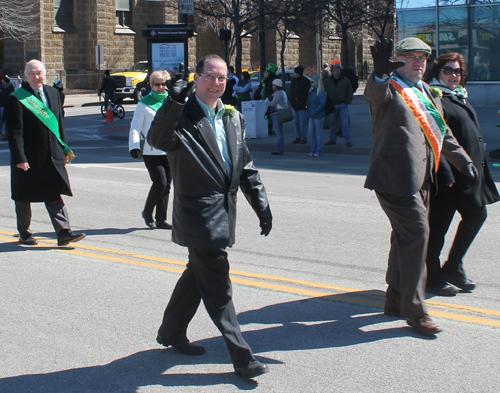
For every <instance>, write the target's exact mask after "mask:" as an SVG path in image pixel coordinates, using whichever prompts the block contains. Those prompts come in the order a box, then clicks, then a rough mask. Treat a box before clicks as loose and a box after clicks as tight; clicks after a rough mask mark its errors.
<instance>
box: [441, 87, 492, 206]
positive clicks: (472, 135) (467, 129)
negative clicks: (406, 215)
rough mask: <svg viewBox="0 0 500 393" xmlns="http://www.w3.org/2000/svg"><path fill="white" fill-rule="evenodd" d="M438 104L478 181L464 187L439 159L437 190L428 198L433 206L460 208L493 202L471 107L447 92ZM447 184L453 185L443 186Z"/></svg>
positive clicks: (455, 172) (463, 181)
mask: <svg viewBox="0 0 500 393" xmlns="http://www.w3.org/2000/svg"><path fill="white" fill-rule="evenodd" d="M442 103H443V110H444V119H445V120H446V123H447V124H448V126H449V127H450V129H451V131H452V132H453V135H454V136H455V138H456V139H457V141H458V143H460V146H462V147H463V148H464V150H465V151H466V152H467V154H468V155H469V156H470V158H471V159H472V161H473V162H474V166H475V167H476V168H477V170H478V172H479V183H478V184H476V185H475V186H473V187H471V188H467V186H466V179H465V177H464V176H463V175H462V174H461V173H460V172H459V171H458V170H457V169H456V168H454V167H451V166H450V165H449V164H448V162H447V161H446V160H443V161H442V162H441V165H440V166H439V170H438V173H437V174H438V185H439V188H438V189H439V192H438V194H437V196H435V197H434V198H433V199H432V203H433V206H436V205H437V206H439V205H441V206H443V207H452V208H455V209H462V208H473V207H479V206H484V205H488V204H491V203H494V202H497V201H498V200H500V196H499V194H498V190H497V188H496V186H495V182H494V181H493V178H492V177H491V173H490V170H489V168H488V164H487V162H486V158H485V153H484V147H483V137H482V135H481V132H480V130H479V122H478V120H477V115H476V112H475V110H474V108H473V107H472V105H471V104H469V103H468V102H466V103H464V102H462V101H461V100H460V99H458V98H457V97H456V96H455V95H451V94H445V95H444V96H443V99H442ZM449 184H454V185H453V186H452V187H447V185H449Z"/></svg>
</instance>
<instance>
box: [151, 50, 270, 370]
mask: <svg viewBox="0 0 500 393" xmlns="http://www.w3.org/2000/svg"><path fill="white" fill-rule="evenodd" d="M179 71H180V72H181V73H180V74H179V75H177V76H176V77H174V78H173V79H172V80H171V86H170V87H169V96H168V97H167V99H166V100H165V103H164V105H163V106H162V107H161V108H160V109H159V110H158V112H157V114H156V117H155V120H154V121H153V123H152V124H151V128H150V131H149V133H148V143H149V144H150V145H151V146H154V147H155V148H158V149H161V150H164V151H166V152H167V153H168V160H169V163H170V166H171V168H172V177H173V183H174V203H173V214H172V221H173V222H172V240H173V241H174V242H175V243H177V244H179V245H181V246H185V247H187V248H188V252H189V263H188V264H187V267H186V270H185V271H184V273H183V274H182V276H181V277H180V279H179V281H178V282H177V284H176V286H175V289H174V291H173V293H172V297H171V299H170V302H169V303H168V305H167V308H166V310H165V313H164V317H163V322H162V325H161V326H160V328H159V330H158V337H157V341H158V343H160V344H162V345H165V346H173V347H174V348H176V349H177V350H179V351H180V352H182V353H185V354H189V355H202V354H203V353H204V352H205V349H204V348H203V347H202V346H201V345H199V344H193V343H190V342H189V341H188V339H187V337H186V331H187V328H188V324H189V322H190V321H191V319H192V318H193V316H194V314H195V313H196V310H197V308H198V306H199V303H200V300H201V299H203V303H204V304H205V308H206V309H207V311H208V314H209V315H210V317H211V319H212V321H213V322H214V323H215V325H216V326H217V328H218V329H219V330H220V332H221V333H222V336H223V337H224V340H225V342H226V345H227V347H228V349H229V353H230V355H231V359H232V362H233V365H234V369H235V372H236V374H237V375H239V376H242V377H246V378H252V377H255V376H257V375H260V374H263V373H266V372H268V367H267V366H266V365H264V364H262V363H260V362H258V361H257V360H256V359H255V357H254V356H253V354H252V350H251V349H250V347H249V345H248V344H247V343H246V342H245V340H244V339H243V336H242V333H241V329H240V326H239V324H238V320H237V318H236V312H235V309H234V305H233V301H232V296H231V291H232V290H231V281H230V280H229V262H228V259H227V252H226V251H225V248H226V247H231V246H232V245H233V244H234V239H235V225H236V195H237V192H238V188H240V189H241V191H242V192H243V194H244V196H245V197H246V199H247V200H248V202H249V203H250V205H251V206H252V208H253V210H254V211H255V213H256V214H257V216H258V217H259V220H260V227H261V234H262V235H265V236H267V235H268V234H269V232H270V231H271V226H272V215H271V210H270V208H269V203H268V200H267V195H266V191H265V188H264V185H263V184H262V182H261V180H260V175H259V172H258V170H257V169H256V168H255V167H254V165H253V161H252V157H251V156H250V152H249V151H248V148H247V145H246V142H245V125H246V122H245V118H244V117H243V116H242V115H241V113H239V112H238V111H236V110H234V111H231V112H226V110H225V108H224V106H223V105H222V102H221V100H220V99H219V98H220V97H221V96H222V93H223V92H224V89H225V87H226V82H227V66H226V63H225V62H224V60H223V59H221V58H220V57H219V56H217V55H209V56H206V57H204V58H203V59H201V60H200V61H199V62H198V64H197V66H196V73H195V76H194V79H195V82H194V83H195V85H196V93H195V94H192V95H191V96H190V97H189V100H188V101H187V102H186V98H187V97H188V95H189V93H190V90H191V88H192V83H191V84H188V83H187V77H188V75H187V73H184V74H182V68H181V67H179Z"/></svg>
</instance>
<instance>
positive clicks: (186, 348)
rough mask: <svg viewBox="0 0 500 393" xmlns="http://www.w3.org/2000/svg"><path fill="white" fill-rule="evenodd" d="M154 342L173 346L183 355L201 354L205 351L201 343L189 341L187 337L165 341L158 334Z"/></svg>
mask: <svg viewBox="0 0 500 393" xmlns="http://www.w3.org/2000/svg"><path fill="white" fill-rule="evenodd" d="M156 342H157V343H158V344H161V345H163V346H165V347H170V346H171V347H174V348H175V349H177V350H178V351H179V352H180V353H183V354H185V355H203V354H204V353H205V348H203V345H200V344H193V343H190V342H189V340H188V339H187V338H186V339H184V340H175V341H167V340H164V339H163V338H162V337H161V336H160V335H158V336H156Z"/></svg>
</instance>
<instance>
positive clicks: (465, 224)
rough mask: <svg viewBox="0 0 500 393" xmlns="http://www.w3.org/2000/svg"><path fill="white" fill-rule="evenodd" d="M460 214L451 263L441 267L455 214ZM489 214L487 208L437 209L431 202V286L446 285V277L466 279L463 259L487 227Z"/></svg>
mask: <svg viewBox="0 0 500 393" xmlns="http://www.w3.org/2000/svg"><path fill="white" fill-rule="evenodd" d="M457 211H458V212H459V213H460V215H461V216H462V220H461V221H460V223H459V224H458V228H457V233H456V234H455V239H454V240H453V245H452V246H451V249H450V253H449V254H448V260H447V261H446V262H445V263H444V265H443V267H441V261H440V259H439V256H440V254H441V250H442V249H443V245H444V242H445V236H446V233H447V232H448V229H449V228H450V225H451V222H452V220H453V217H454V215H455V212H457ZM487 216H488V212H487V210H486V206H480V207H473V208H470V209H455V208H453V207H441V206H440V207H437V206H434V205H433V204H432V202H431V208H430V214H429V224H430V235H429V248H428V252H427V260H426V263H427V286H438V285H439V286H440V285H444V284H445V282H446V279H445V278H444V275H447V276H452V277H456V278H458V279H462V278H465V277H466V275H465V270H464V266H463V258H464V256H465V254H466V253H467V250H468V249H469V247H470V245H471V244H472V242H473V241H474V238H475V237H476V235H477V234H478V232H479V230H480V229H481V227H482V226H483V223H484V221H485V220H486V217H487Z"/></svg>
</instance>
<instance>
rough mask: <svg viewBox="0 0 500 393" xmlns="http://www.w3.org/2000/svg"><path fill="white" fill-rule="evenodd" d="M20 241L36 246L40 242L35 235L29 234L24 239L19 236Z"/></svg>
mask: <svg viewBox="0 0 500 393" xmlns="http://www.w3.org/2000/svg"><path fill="white" fill-rule="evenodd" d="M19 241H20V242H21V243H23V244H26V245H27V246H36V245H37V244H38V241H37V240H36V239H35V238H34V237H33V235H29V236H28V237H25V238H24V239H23V238H22V237H21V236H19Z"/></svg>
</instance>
